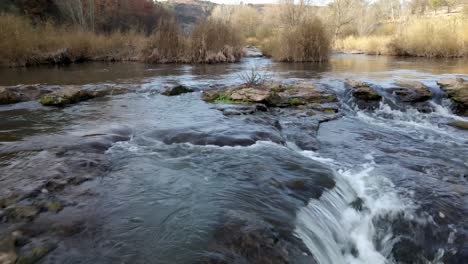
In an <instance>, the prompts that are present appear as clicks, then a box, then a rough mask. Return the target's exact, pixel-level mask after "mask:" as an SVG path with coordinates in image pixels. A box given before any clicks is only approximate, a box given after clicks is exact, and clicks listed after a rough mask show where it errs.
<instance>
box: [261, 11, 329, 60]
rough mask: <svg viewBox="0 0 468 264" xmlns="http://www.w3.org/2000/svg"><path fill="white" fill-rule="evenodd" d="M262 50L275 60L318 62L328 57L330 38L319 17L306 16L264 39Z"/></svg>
mask: <svg viewBox="0 0 468 264" xmlns="http://www.w3.org/2000/svg"><path fill="white" fill-rule="evenodd" d="M262 51H263V52H264V54H267V55H270V56H271V57H272V58H273V59H275V60H277V61H285V62H320V61H325V60H327V59H328V54H329V51H330V40H329V37H328V35H327V34H326V32H325V28H324V26H323V24H322V22H321V21H320V20H319V19H317V18H306V19H304V20H302V21H301V22H299V23H298V24H297V25H295V26H292V27H285V28H283V29H281V30H280V31H279V32H277V33H276V34H275V35H274V36H273V37H271V38H268V39H265V40H264V41H263V43H262Z"/></svg>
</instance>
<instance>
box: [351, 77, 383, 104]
mask: <svg viewBox="0 0 468 264" xmlns="http://www.w3.org/2000/svg"><path fill="white" fill-rule="evenodd" d="M345 86H346V87H347V88H349V89H351V91H352V95H353V97H354V98H356V99H359V100H364V101H380V100H381V99H382V96H380V95H379V94H378V93H377V92H376V91H375V90H374V89H373V88H372V87H371V86H370V85H369V84H368V83H366V82H361V81H355V80H347V81H346V82H345Z"/></svg>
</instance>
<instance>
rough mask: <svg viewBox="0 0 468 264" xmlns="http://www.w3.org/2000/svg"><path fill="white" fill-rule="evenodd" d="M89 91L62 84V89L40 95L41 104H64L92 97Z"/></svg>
mask: <svg viewBox="0 0 468 264" xmlns="http://www.w3.org/2000/svg"><path fill="white" fill-rule="evenodd" d="M94 97H95V95H94V94H93V93H91V92H90V91H87V90H83V89H80V88H79V87H77V86H72V85H70V86H64V87H62V89H60V90H58V91H56V92H53V93H50V94H46V95H44V96H42V97H41V104H42V105H45V106H65V105H68V104H74V103H78V102H81V101H85V100H88V99H91V98H94Z"/></svg>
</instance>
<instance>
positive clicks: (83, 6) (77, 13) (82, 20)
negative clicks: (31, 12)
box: [54, 0, 95, 30]
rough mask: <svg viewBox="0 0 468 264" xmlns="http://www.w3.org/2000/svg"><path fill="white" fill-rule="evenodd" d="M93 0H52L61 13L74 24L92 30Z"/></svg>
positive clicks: (93, 16)
mask: <svg viewBox="0 0 468 264" xmlns="http://www.w3.org/2000/svg"><path fill="white" fill-rule="evenodd" d="M94 1H95V0H54V2H55V4H56V5H57V7H58V8H59V10H60V12H61V13H62V15H64V16H65V17H66V18H68V19H69V20H70V22H71V23H72V24H74V25H76V26H79V27H80V28H82V29H85V30H94V25H95V2H94Z"/></svg>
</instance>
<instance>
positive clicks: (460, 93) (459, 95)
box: [437, 78, 468, 116]
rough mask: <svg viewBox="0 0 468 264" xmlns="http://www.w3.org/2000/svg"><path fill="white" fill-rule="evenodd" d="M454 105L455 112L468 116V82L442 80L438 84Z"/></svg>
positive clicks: (458, 79) (457, 79)
mask: <svg viewBox="0 0 468 264" xmlns="http://www.w3.org/2000/svg"><path fill="white" fill-rule="evenodd" d="M437 84H438V85H439V86H440V88H441V89H442V90H444V91H445V93H446V94H447V97H448V98H449V99H451V100H452V102H453V103H454V109H453V110H454V111H455V112H456V113H457V114H459V115H463V116H468V80H466V79H463V78H455V79H441V80H439V81H438V82H437Z"/></svg>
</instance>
